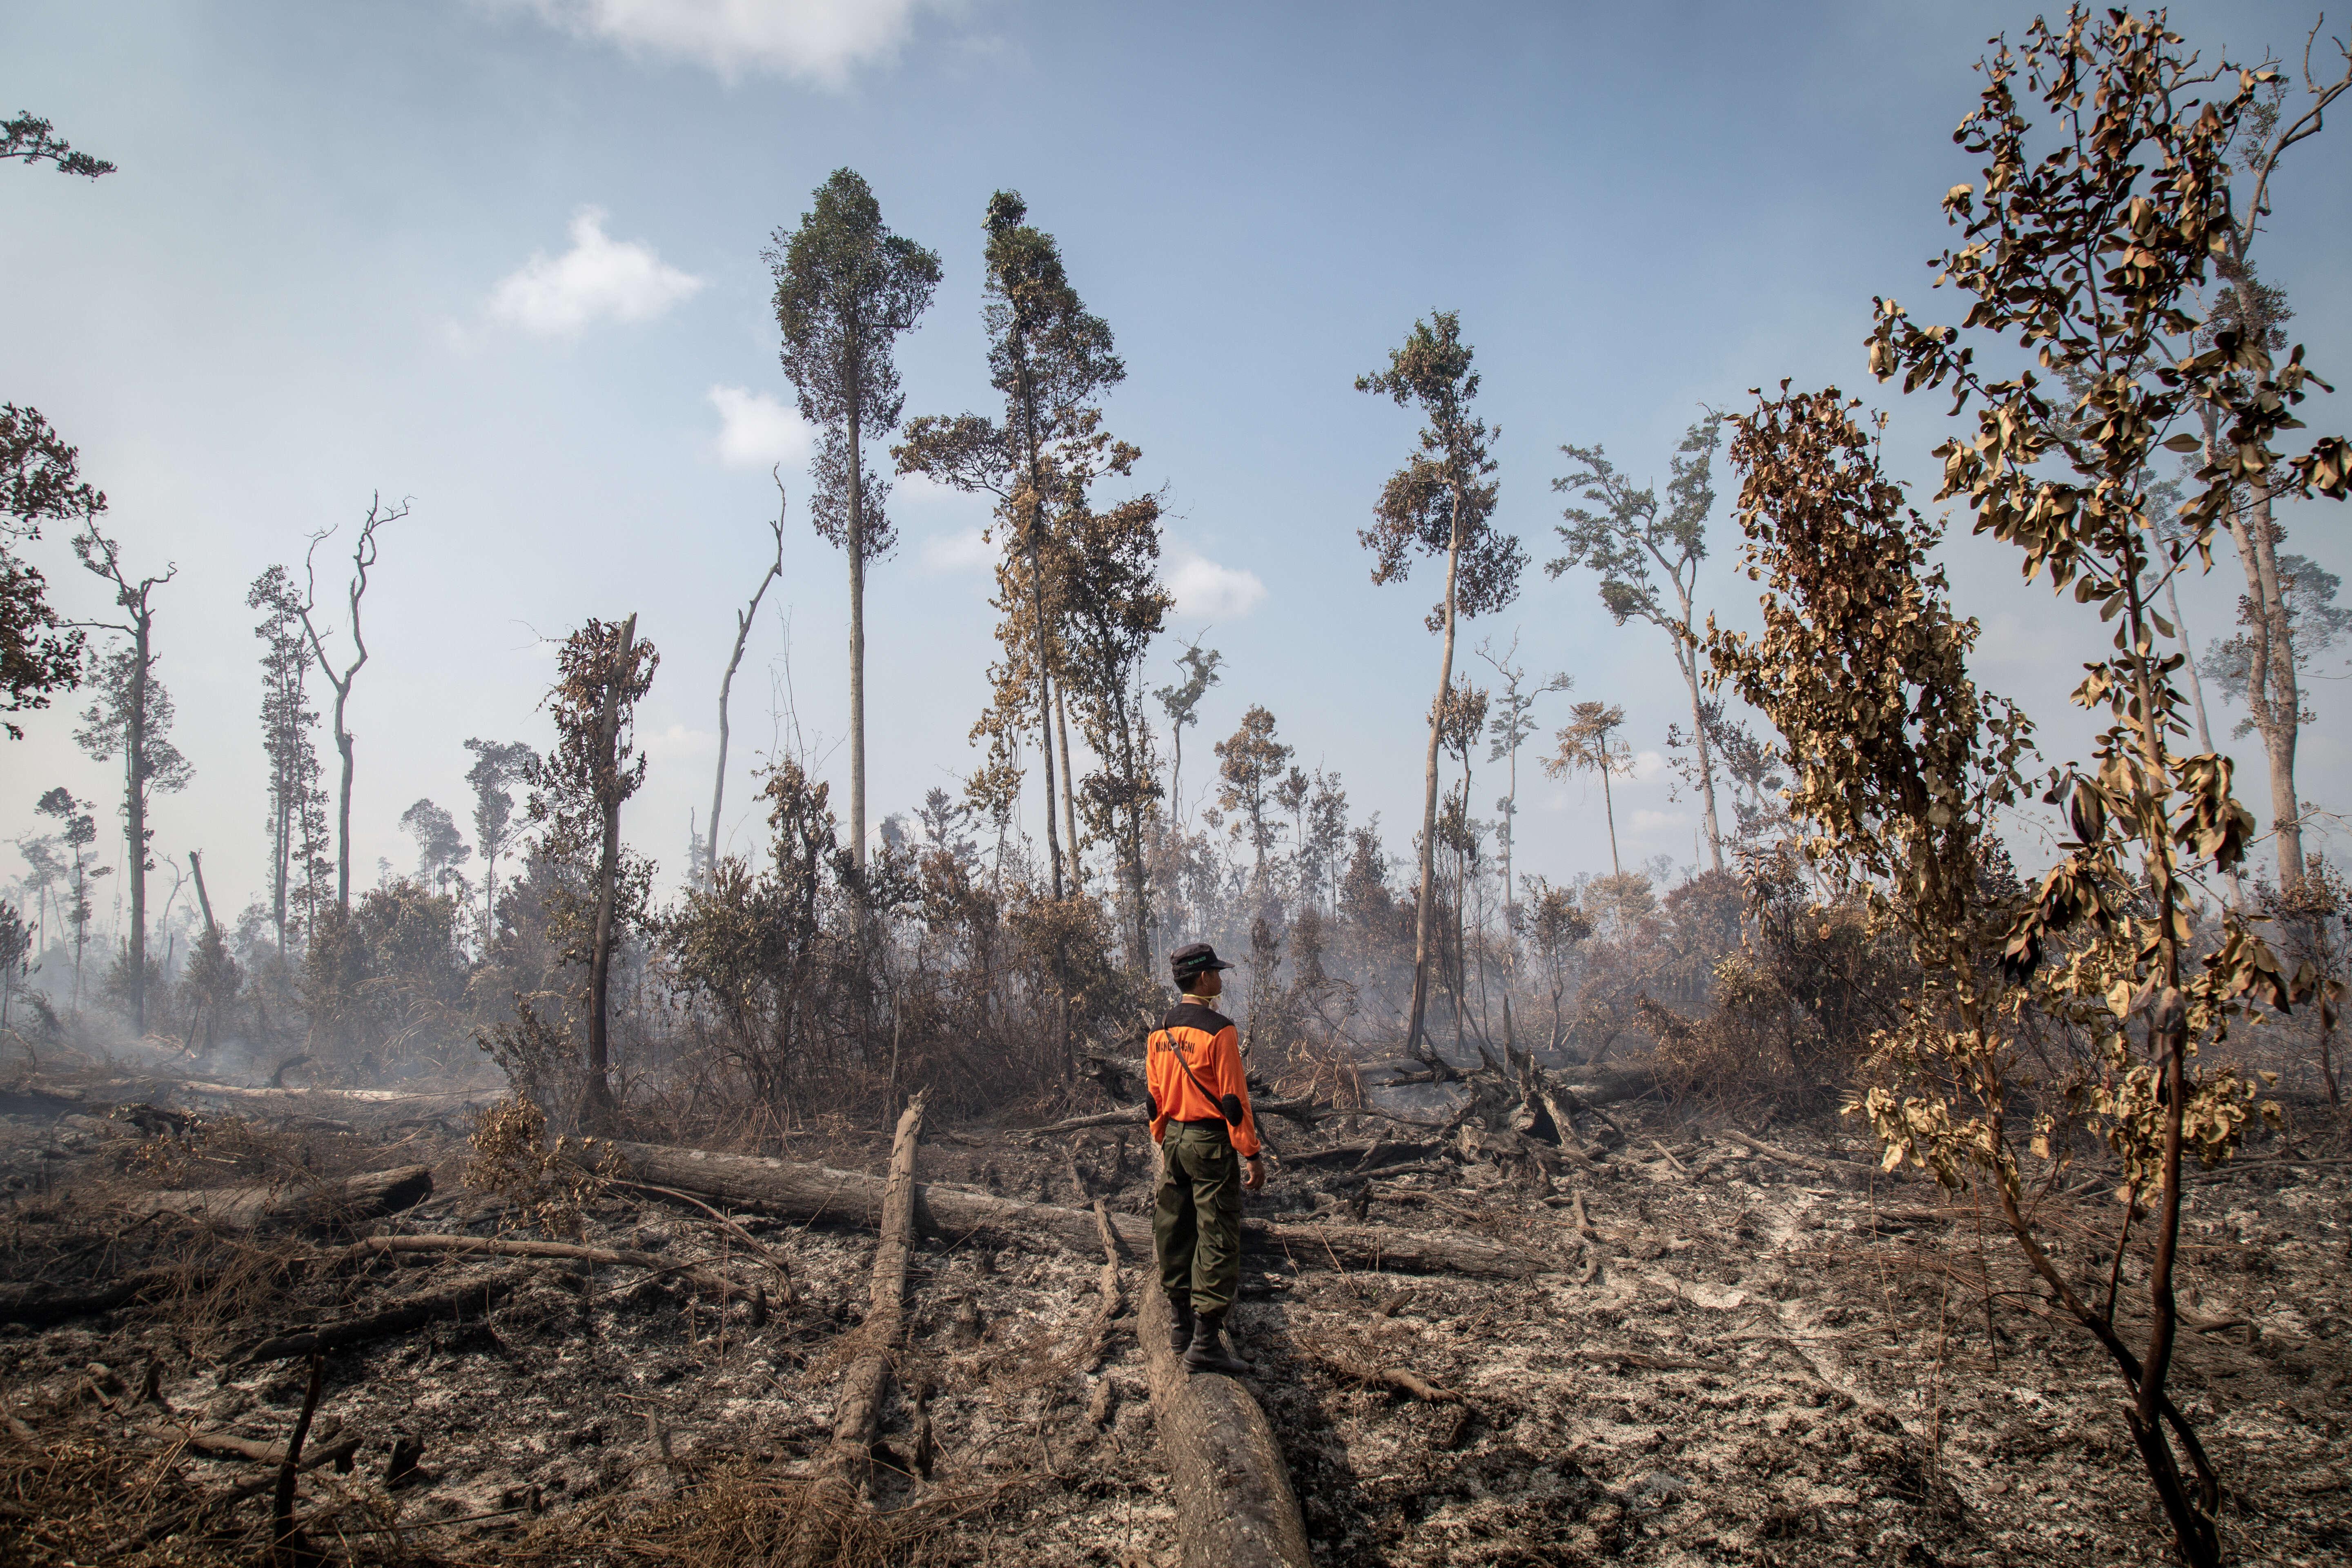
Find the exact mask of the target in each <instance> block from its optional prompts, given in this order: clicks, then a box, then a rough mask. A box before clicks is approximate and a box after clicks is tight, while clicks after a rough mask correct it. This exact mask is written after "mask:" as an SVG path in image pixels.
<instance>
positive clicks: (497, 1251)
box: [348, 1236, 767, 1319]
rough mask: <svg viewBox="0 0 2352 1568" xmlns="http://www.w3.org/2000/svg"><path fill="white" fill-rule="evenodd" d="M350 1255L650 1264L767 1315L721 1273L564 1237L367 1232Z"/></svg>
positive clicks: (755, 1291)
mask: <svg viewBox="0 0 2352 1568" xmlns="http://www.w3.org/2000/svg"><path fill="white" fill-rule="evenodd" d="M348 1251H349V1255H350V1256H352V1257H354V1258H364V1257H366V1256H368V1255H370V1254H372V1253H373V1254H375V1255H378V1256H387V1255H390V1254H393V1253H400V1252H429V1253H448V1254H452V1255H454V1256H457V1257H460V1258H463V1257H467V1256H473V1257H486V1258H556V1259H561V1260H568V1261H571V1262H575V1263H593V1264H606V1265H612V1264H619V1265H623V1266H625V1267H627V1268H648V1269H651V1270H653V1271H654V1272H655V1273H656V1274H673V1275H676V1276H677V1278H678V1279H683V1280H684V1281H686V1282H687V1283H688V1284H689V1285H691V1286H693V1287H694V1288H695V1289H697V1290H699V1291H700V1292H701V1293H702V1294H704V1295H706V1296H715V1297H717V1298H719V1300H722V1301H723V1300H730V1299H733V1298H738V1297H740V1298H741V1299H743V1300H748V1301H751V1303H752V1316H753V1317H754V1318H762V1319H763V1318H765V1317H766V1316H767V1314H766V1312H765V1311H764V1310H761V1303H762V1300H763V1299H764V1296H765V1292H764V1291H761V1290H760V1289H759V1288H758V1287H756V1286H755V1287H752V1288H751V1289H745V1288H744V1287H742V1286H740V1285H738V1284H737V1283H735V1281H733V1280H732V1279H728V1278H727V1277H726V1276H725V1275H723V1274H714V1273H712V1272H711V1271H710V1270H709V1269H707V1268H698V1267H696V1266H695V1265H693V1264H691V1263H680V1262H678V1261H677V1260H676V1259H674V1258H663V1257H661V1256H659V1255H658V1254H656V1253H651V1252H635V1251H630V1250H628V1249H626V1248H624V1247H580V1246H575V1245H574V1244H573V1243H572V1242H568V1241H523V1240H516V1239H511V1238H509V1237H494V1236H371V1237H367V1238H365V1239H364V1240H362V1241H356V1242H353V1243H352V1246H351V1247H350V1248H349V1249H348Z"/></svg>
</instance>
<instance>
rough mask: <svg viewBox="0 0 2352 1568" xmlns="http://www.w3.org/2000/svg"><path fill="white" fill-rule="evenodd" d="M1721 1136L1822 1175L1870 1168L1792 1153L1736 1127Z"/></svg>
mask: <svg viewBox="0 0 2352 1568" xmlns="http://www.w3.org/2000/svg"><path fill="white" fill-rule="evenodd" d="M1723 1136H1724V1137H1726V1138H1727V1139H1729V1140H1730V1141H1731V1142H1734V1143H1737V1144H1738V1145H1739V1146H1740V1147H1742V1148H1744V1149H1747V1150H1749V1151H1751V1152H1755V1153H1758V1154H1761V1155H1763V1156H1764V1157H1765V1158H1766V1159H1768V1160H1778V1161H1780V1163H1782V1164H1783V1165H1794V1166H1796V1167H1798V1168H1799V1169H1800V1170H1806V1171H1813V1172H1817V1173H1820V1174H1822V1175H1824V1176H1839V1177H1851V1176H1853V1175H1854V1174H1856V1173H1859V1172H1862V1171H1865V1170H1868V1169H1869V1168H1870V1167H1868V1166H1866V1165H1863V1164H1861V1163H1858V1162H1853V1161H1845V1160H1841V1161H1837V1162H1835V1163H1832V1162H1831V1161H1828V1160H1816V1159H1814V1158H1813V1157H1812V1156H1811V1154H1799V1153H1794V1152H1790V1150H1787V1149H1783V1148H1781V1147H1780V1146H1779V1145H1778V1144H1774V1143H1767V1142H1764V1140H1762V1139H1761V1138H1750V1137H1749V1136H1748V1134H1747V1133H1745V1132H1742V1131H1739V1129H1738V1128H1737V1127H1729V1128H1726V1129H1725V1130H1724V1132H1723ZM1670 1157H1671V1156H1670Z"/></svg>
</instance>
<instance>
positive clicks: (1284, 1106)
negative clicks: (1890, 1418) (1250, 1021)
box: [1009, 1096, 1350, 1138]
mask: <svg viewBox="0 0 2352 1568" xmlns="http://www.w3.org/2000/svg"><path fill="white" fill-rule="evenodd" d="M1250 1112H1251V1114H1252V1115H1254V1116H1261V1117H1263V1116H1281V1117H1286V1118H1287V1119H1288V1120H1290V1121H1298V1122H1304V1123H1305V1124H1306V1125H1307V1126H1309V1127H1312V1126H1314V1125H1315V1123H1316V1122H1318V1121H1321V1120H1322V1119H1323V1118H1324V1117H1327V1116H1346V1115H1349V1114H1350V1112H1348V1111H1344V1110H1335V1109H1333V1108H1332V1107H1330V1106H1328V1105H1318V1103H1316V1101H1315V1100H1314V1099H1313V1097H1311V1096H1307V1097H1302V1098H1300V1099H1297V1100H1252V1101H1250ZM1150 1122H1151V1118H1150V1115H1149V1114H1147V1113H1146V1111H1145V1109H1144V1107H1142V1106H1139V1105H1136V1106H1129V1107H1128V1108H1126V1109H1125V1110H1097V1111H1096V1112H1094V1113H1093V1114H1092V1115H1089V1116H1072V1117H1068V1118H1066V1119H1065V1120H1063V1121H1055V1122H1049V1123H1047V1124H1046V1125H1045V1126H1043V1127H1015V1128H1012V1129H1009V1131H1011V1132H1012V1134H1013V1136H1014V1137H1018V1138H1041V1137H1044V1136H1045V1135H1046V1134H1047V1133H1052V1132H1083V1131H1086V1130H1087V1128H1089V1127H1145V1126H1149V1125H1150Z"/></svg>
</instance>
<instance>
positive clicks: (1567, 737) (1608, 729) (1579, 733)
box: [1544, 702, 1633, 877]
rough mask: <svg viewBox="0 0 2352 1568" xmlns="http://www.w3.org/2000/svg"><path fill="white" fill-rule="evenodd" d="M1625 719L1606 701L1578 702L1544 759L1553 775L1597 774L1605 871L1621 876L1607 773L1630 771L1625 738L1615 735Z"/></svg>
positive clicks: (1621, 711) (1546, 768) (1621, 862)
mask: <svg viewBox="0 0 2352 1568" xmlns="http://www.w3.org/2000/svg"><path fill="white" fill-rule="evenodd" d="M1624 722H1625V710H1624V709H1622V708H1619V707H1615V706H1612V704H1610V703H1606V702H1580V703H1578V704H1577V705H1576V706H1575V707H1574V708H1572V709H1570V710H1569V721H1568V724H1567V726H1566V727H1565V728H1563V729H1562V730H1561V731H1560V732H1559V735H1557V736H1556V737H1554V738H1555V739H1556V740H1558V741H1559V752H1558V753H1557V754H1555V755H1553V756H1549V757H1546V758H1545V759H1544V772H1545V773H1549V774H1550V775H1551V776H1552V777H1554V778H1559V777H1561V776H1563V775H1564V774H1568V773H1581V772H1591V773H1599V774H1600V775H1601V816H1602V817H1603V818H1604V819H1605V820H1606V821H1607V822H1608V824H1609V874H1610V875H1611V876H1612V877H1622V876H1624V874H1625V863H1624V862H1623V861H1622V860H1620V859H1619V858H1617V805H1616V803H1615V802H1614V801H1613V800H1612V799H1611V798H1610V795H1609V779H1610V775H1612V773H1613V774H1617V775H1620V776H1622V775H1623V774H1626V773H1632V772H1633V754H1632V752H1630V751H1629V750H1628V749H1627V747H1626V745H1625V742H1622V741H1620V740H1618V739H1616V734H1617V731H1618V730H1620V729H1621V728H1622V727H1623V725H1624Z"/></svg>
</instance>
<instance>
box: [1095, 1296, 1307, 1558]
mask: <svg viewBox="0 0 2352 1568" xmlns="http://www.w3.org/2000/svg"><path fill="white" fill-rule="evenodd" d="M1168 1323H1169V1318H1168V1296H1167V1293H1166V1292H1165V1291H1161V1290H1156V1289H1145V1290H1144V1292H1143V1311H1142V1318H1141V1321H1140V1322H1139V1325H1138V1327H1137V1330H1136V1333H1137V1336H1138V1337H1139V1339H1140V1340H1141V1341H1142V1342H1143V1349H1144V1355H1145V1358H1146V1359H1147V1361H1148V1362H1149V1363H1150V1370H1151V1420H1152V1425H1153V1426H1155V1427H1156V1428H1158V1430H1159V1433H1160V1453H1161V1454H1162V1455H1164V1456H1165V1457H1166V1458H1167V1462H1168V1476H1169V1480H1170V1482H1171V1490H1172V1491H1173V1492H1174V1494H1175V1496H1174V1502H1175V1505H1176V1548H1177V1561H1178V1562H1179V1563H1181V1564H1182V1565H1183V1568H1308V1565H1309V1564H1310V1563H1313V1561H1314V1558H1313V1557H1312V1555H1311V1554H1310V1553H1309V1552H1308V1549H1307V1526H1306V1523H1305V1521H1302V1520H1301V1519H1300V1517H1299V1513H1298V1499H1297V1495H1296V1494H1295V1493H1294V1492H1293V1491H1292V1490H1291V1487H1290V1471H1289V1468H1288V1467H1287V1466H1286V1464H1285V1463H1284V1462H1283V1458H1282V1447H1281V1445H1279V1444H1278V1443H1276V1441H1275V1436H1274V1428H1273V1426H1271V1425H1270V1424H1268V1422H1267V1421H1266V1418H1265V1411H1263V1410H1261V1409H1259V1408H1258V1404H1257V1401H1256V1400H1255V1399H1253V1398H1252V1397H1250V1393H1249V1390H1248V1389H1246V1388H1244V1387H1243V1386H1242V1384H1240V1383H1238V1382H1236V1381H1235V1380H1234V1379H1233V1378H1230V1377H1226V1376H1223V1375H1222V1374H1221V1373H1210V1372H1204V1373H1188V1372H1187V1371H1185V1369H1184V1362H1183V1358H1182V1357H1181V1356H1180V1355H1179V1354H1177V1352H1174V1351H1172V1350H1170V1349H1169V1348H1168Z"/></svg>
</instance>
